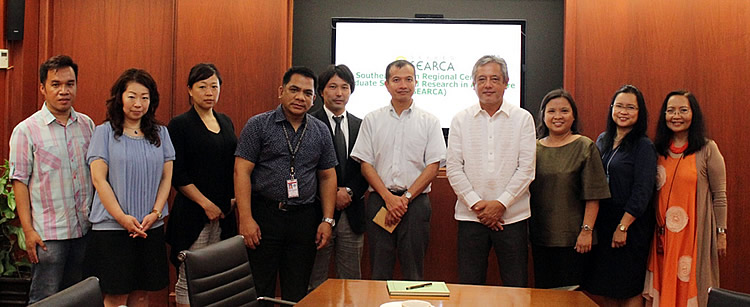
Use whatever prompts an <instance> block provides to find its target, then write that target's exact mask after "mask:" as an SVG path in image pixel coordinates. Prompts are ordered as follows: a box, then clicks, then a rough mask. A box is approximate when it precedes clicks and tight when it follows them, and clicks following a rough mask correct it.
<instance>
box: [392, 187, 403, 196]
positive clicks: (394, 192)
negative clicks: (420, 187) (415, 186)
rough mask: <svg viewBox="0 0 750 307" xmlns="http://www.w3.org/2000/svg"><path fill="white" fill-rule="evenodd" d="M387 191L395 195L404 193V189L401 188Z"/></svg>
mask: <svg viewBox="0 0 750 307" xmlns="http://www.w3.org/2000/svg"><path fill="white" fill-rule="evenodd" d="M388 191H390V192H391V194H393V195H396V196H401V195H404V193H406V189H402V190H395V189H388Z"/></svg>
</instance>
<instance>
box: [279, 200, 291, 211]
mask: <svg viewBox="0 0 750 307" xmlns="http://www.w3.org/2000/svg"><path fill="white" fill-rule="evenodd" d="M279 210H281V211H284V212H287V211H289V209H288V208H287V205H286V202H285V201H280V202H279Z"/></svg>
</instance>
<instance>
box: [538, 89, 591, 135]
mask: <svg viewBox="0 0 750 307" xmlns="http://www.w3.org/2000/svg"><path fill="white" fill-rule="evenodd" d="M555 98H565V99H566V100H567V101H568V103H570V108H571V109H573V125H571V126H570V131H571V132H573V134H580V133H581V132H580V131H578V107H576V102H575V101H574V100H573V95H571V94H570V92H568V91H566V90H565V89H562V88H558V89H555V90H551V91H550V92H549V93H547V95H544V98H542V105H541V106H540V107H539V124H538V125H537V127H536V136H537V138H540V139H541V138H543V137H546V136H548V135H549V127H547V125H546V124H545V123H544V111H545V109H547V104H548V103H549V102H550V101H552V99H555Z"/></svg>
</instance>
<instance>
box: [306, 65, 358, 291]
mask: <svg viewBox="0 0 750 307" xmlns="http://www.w3.org/2000/svg"><path fill="white" fill-rule="evenodd" d="M318 80H319V82H318V89H317V90H318V95H319V96H320V97H321V98H322V99H323V107H322V108H320V109H318V110H316V111H313V112H312V113H310V114H311V115H313V116H314V117H315V118H317V119H320V120H321V121H323V123H325V124H326V125H327V126H328V128H329V130H330V132H331V138H333V144H334V147H335V148H336V157H337V158H338V161H339V165H338V166H336V177H337V178H338V179H337V181H338V189H337V192H336V214H335V219H336V227H334V229H333V233H332V235H331V241H330V243H331V244H328V245H327V246H326V247H324V248H322V249H320V250H318V253H317V255H316V257H315V266H314V267H313V273H312V276H311V277H310V285H309V289H310V290H312V289H315V288H316V287H318V286H319V285H320V284H322V283H323V282H324V281H325V280H326V279H328V264H329V263H330V259H331V252H333V251H334V250H335V252H334V253H335V255H336V257H335V258H336V277H337V278H346V279H359V278H362V272H361V269H360V260H361V258H362V248H363V245H364V231H365V221H364V220H365V213H364V211H365V209H364V208H365V207H364V193H365V191H366V190H367V187H368V184H367V181H366V180H365V179H364V177H362V173H361V171H360V166H359V162H357V161H355V160H354V159H352V158H351V157H349V154H350V153H351V151H352V148H353V147H354V143H355V142H356V140H357V135H358V134H359V126H360V124H362V119H360V118H358V117H356V116H354V115H352V114H350V113H349V112H346V104H347V102H349V95H351V93H352V92H354V75H353V74H352V72H351V70H349V67H346V65H337V66H334V65H330V66H328V68H327V69H326V70H325V71H323V72H322V73H321V74H320V76H319V77H318Z"/></svg>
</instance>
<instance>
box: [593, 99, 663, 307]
mask: <svg viewBox="0 0 750 307" xmlns="http://www.w3.org/2000/svg"><path fill="white" fill-rule="evenodd" d="M647 122H648V112H647V110H646V102H645V100H644V99H643V94H641V92H640V91H639V90H638V89H637V88H636V87H635V86H632V85H625V86H623V87H621V88H620V89H619V90H618V91H617V92H615V95H614V96H613V97H612V103H611V105H610V107H609V114H608V117H607V130H606V131H604V132H603V133H602V134H601V135H599V138H598V139H597V140H596V145H597V147H599V151H600V152H601V154H602V162H603V163H604V172H605V173H606V175H607V181H608V182H609V190H610V192H611V194H612V197H611V198H608V199H603V200H601V201H600V203H599V215H597V217H596V225H597V227H598V231H599V244H598V245H597V246H596V247H594V248H593V249H592V261H591V263H590V267H589V270H588V272H587V274H586V280H585V281H584V283H583V285H582V286H583V289H584V290H585V291H587V292H588V293H589V294H591V295H592V298H593V299H594V301H595V302H596V303H597V304H599V305H602V306H643V299H642V297H641V292H642V291H643V281H644V280H645V277H646V264H647V261H648V251H649V247H650V243H651V237H652V236H653V231H654V213H653V212H654V211H653V209H649V208H650V204H651V196H652V194H653V192H654V184H655V181H656V150H655V149H654V144H653V143H651V140H649V139H648V137H646V128H647Z"/></svg>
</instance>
